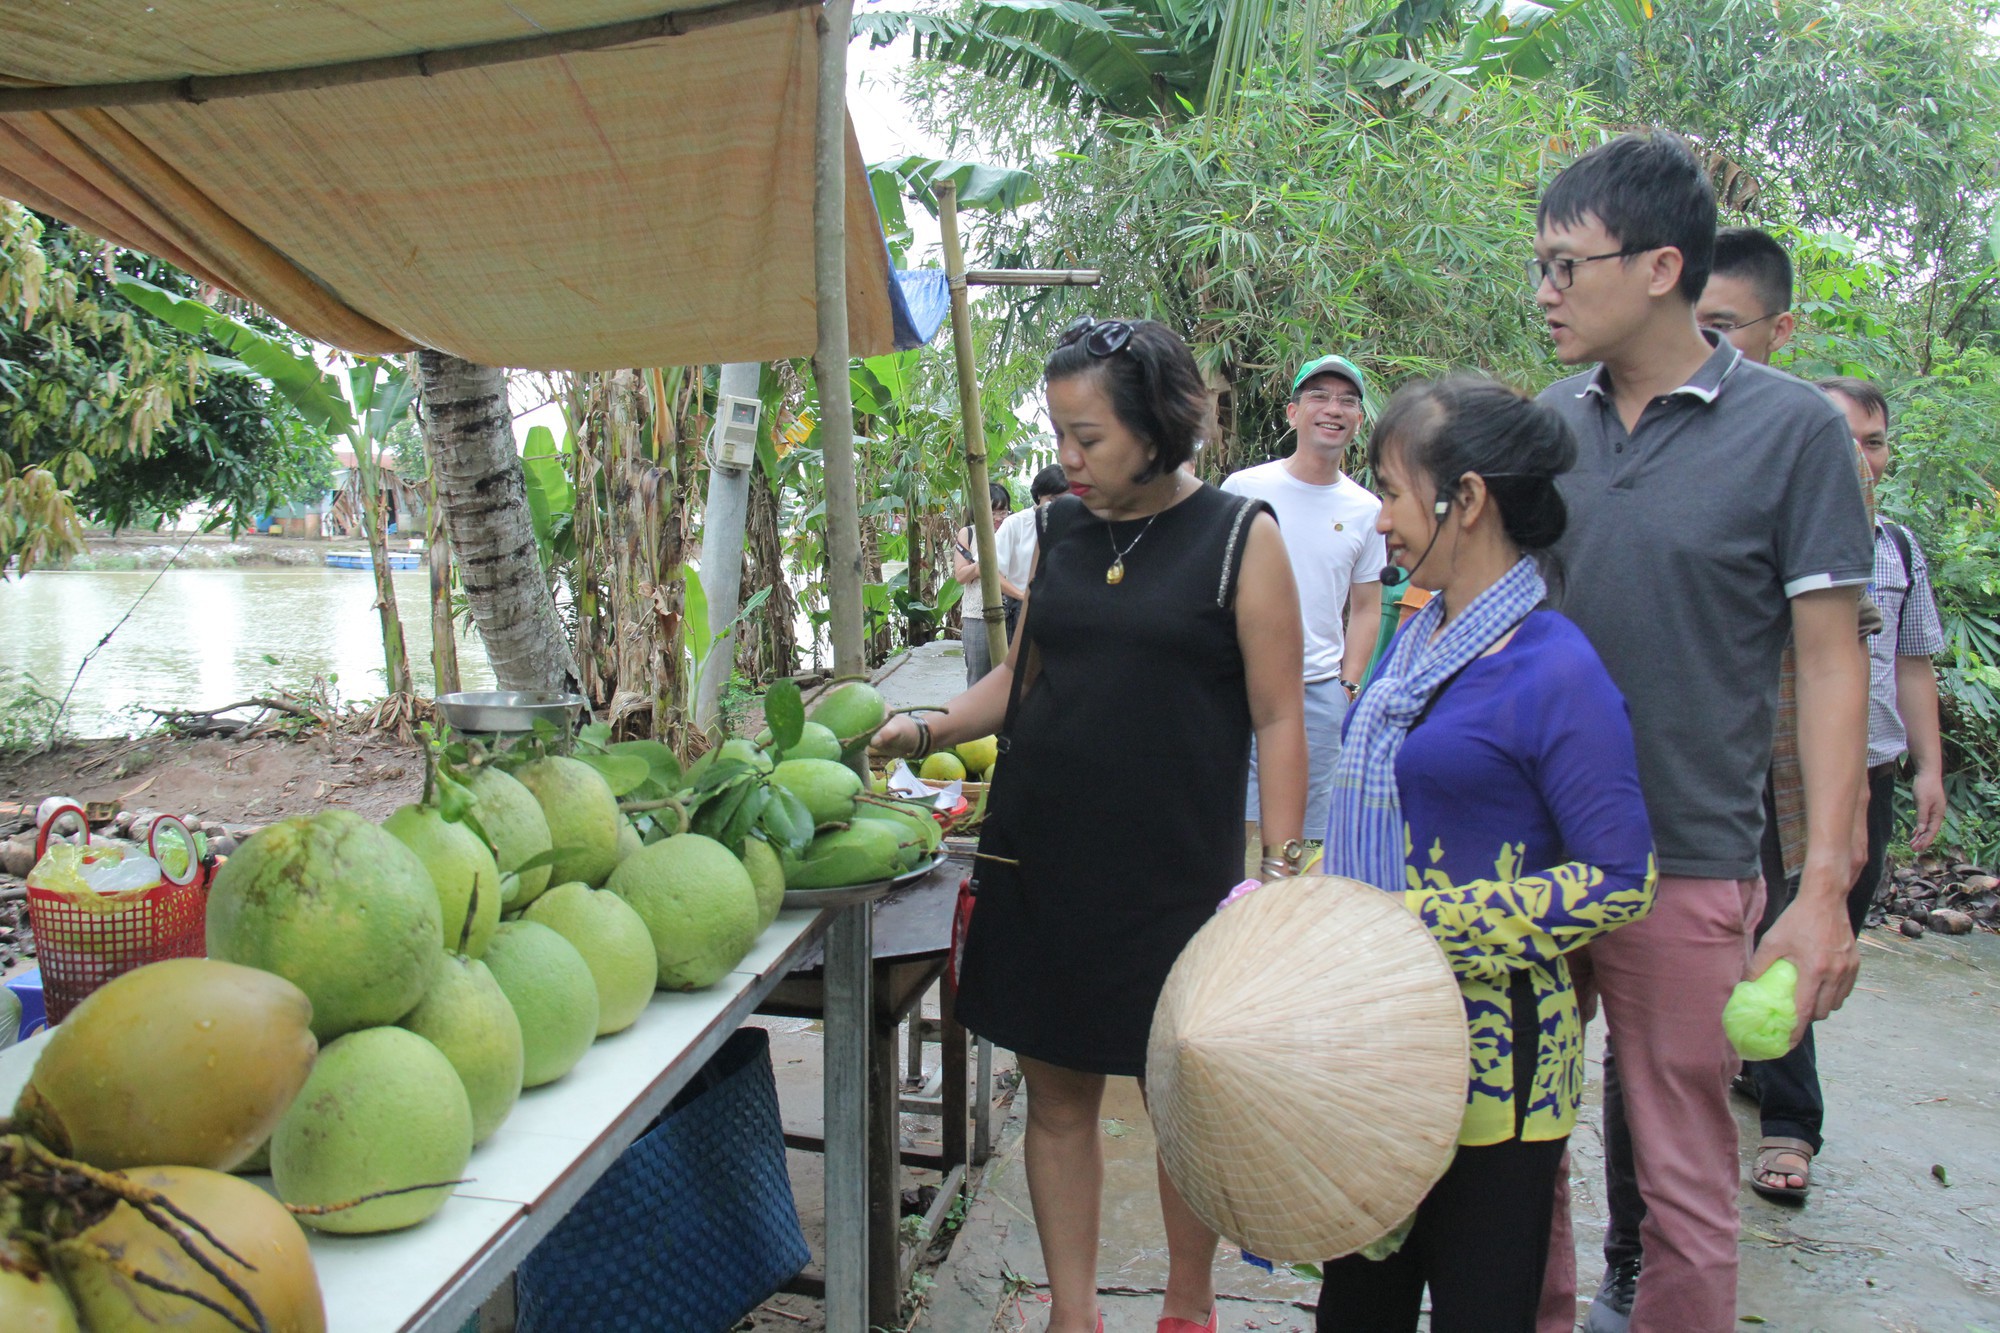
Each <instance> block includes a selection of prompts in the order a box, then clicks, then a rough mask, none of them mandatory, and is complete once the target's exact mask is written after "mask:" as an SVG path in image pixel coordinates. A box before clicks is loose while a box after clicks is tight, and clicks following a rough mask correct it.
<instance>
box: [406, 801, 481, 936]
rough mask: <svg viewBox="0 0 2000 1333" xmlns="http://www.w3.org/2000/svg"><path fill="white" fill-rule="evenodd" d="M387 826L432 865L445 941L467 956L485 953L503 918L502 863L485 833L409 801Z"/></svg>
mask: <svg viewBox="0 0 2000 1333" xmlns="http://www.w3.org/2000/svg"><path fill="white" fill-rule="evenodd" d="M382 827H383V828H384V829H385V830H387V831H388V832H390V833H392V834H394V835H395V837H396V840H397V841H398V842H400V843H402V844H403V845H404V846H405V847H408V848H409V849H410V850H411V851H413V852H415V853H416V854H417V859H418V860H419V861H422V862H423V863H424V869H426V870H428V871H430V873H431V886H432V887H433V888H435V889H436V890H437V896H438V907H439V908H440V909H441V910H442V911H443V913H444V943H445V947H446V948H447V949H450V950H453V951H454V952H457V953H462V954H464V955H465V956H466V957H467V958H477V957H479V955H481V954H483V953H485V952H486V941H488V940H490V939H492V938H493V928H494V927H495V926H497V925H499V924H500V895H501V889H500V867H499V866H498V865H496V864H495V863H494V860H493V853H491V852H489V851H487V850H486V844H485V843H483V842H481V841H480V840H479V835H478V834H477V833H474V832H473V831H472V830H471V829H469V828H467V827H466V826H465V825H463V824H459V823H455V822H453V821H452V820H449V819H446V818H445V817H444V816H443V815H442V814H440V813H439V812H438V811H437V810H436V809H434V808H433V807H431V806H427V805H406V806H404V807H403V808H402V809H400V810H398V811H397V812H396V813H395V814H393V815H390V816H389V817H388V818H387V819H385V820H383V821H382ZM467 908H471V910H472V929H471V931H470V932H469V933H468V932H467V931H466V928H465V914H466V910H467ZM461 938H462V939H463V940H464V941H465V942H464V944H463V945H460V943H459V941H460V939H461Z"/></svg>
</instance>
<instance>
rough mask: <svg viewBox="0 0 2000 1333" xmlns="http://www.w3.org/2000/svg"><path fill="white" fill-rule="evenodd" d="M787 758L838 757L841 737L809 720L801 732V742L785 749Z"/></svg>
mask: <svg viewBox="0 0 2000 1333" xmlns="http://www.w3.org/2000/svg"><path fill="white" fill-rule="evenodd" d="M785 758H787V759H838V758H840V738H839V737H838V736H836V735H834V734H833V732H832V731H830V730H828V729H827V728H825V727H823V726H821V725H820V724H819V723H817V722H808V723H806V725H805V729H804V730H803V731H801V732H800V733H799V743H798V744H797V745H794V746H793V747H792V748H791V749H789V750H787V751H785Z"/></svg>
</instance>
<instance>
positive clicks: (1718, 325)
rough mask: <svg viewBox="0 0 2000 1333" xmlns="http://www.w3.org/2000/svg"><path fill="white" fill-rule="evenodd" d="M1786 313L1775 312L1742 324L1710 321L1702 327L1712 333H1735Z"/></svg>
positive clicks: (1703, 323) (1717, 320) (1716, 320)
mask: <svg viewBox="0 0 2000 1333" xmlns="http://www.w3.org/2000/svg"><path fill="white" fill-rule="evenodd" d="M1784 313H1785V312H1784V311H1782V310H1773V311H1772V312H1771V313H1770V314H1768V315H1759V316H1758V317H1757V318H1756V319H1746V320H1744V321H1743V322H1742V323H1741V324H1725V323H1724V322H1722V321H1721V320H1719V319H1708V320H1703V321H1702V325H1701V326H1702V327H1703V328H1705V329H1707V330H1709V331H1710V332H1711V333H1734V332H1736V330H1738V329H1747V328H1750V327H1752V326H1753V325H1757V324H1762V323H1763V322H1764V321H1765V320H1767V319H1776V318H1777V317H1778V316H1780V315H1782V314H1784Z"/></svg>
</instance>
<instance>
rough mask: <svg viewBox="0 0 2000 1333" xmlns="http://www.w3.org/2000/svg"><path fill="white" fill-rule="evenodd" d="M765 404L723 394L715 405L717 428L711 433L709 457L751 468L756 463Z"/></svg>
mask: <svg viewBox="0 0 2000 1333" xmlns="http://www.w3.org/2000/svg"><path fill="white" fill-rule="evenodd" d="M762 412H763V404H761V403H759V402H758V401H757V400H756V399H755V398H736V397H732V396H730V395H727V394H725V395H723V397H722V399H721V401H720V402H718V403H717V404H716V408H715V429H714V431H712V432H711V433H710V435H709V437H708V458H709V461H710V462H711V463H713V464H715V466H717V467H724V468H742V469H744V470H746V471H747V470H749V469H750V468H753V467H755V466H756V465H757V418H758V417H759V416H760V415H761V414H762Z"/></svg>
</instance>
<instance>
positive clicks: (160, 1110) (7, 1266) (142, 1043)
mask: <svg viewBox="0 0 2000 1333" xmlns="http://www.w3.org/2000/svg"><path fill="white" fill-rule="evenodd" d="M311 1022H312V1006H311V1004H310V1002H309V1001H307V999H306V997H305V995H304V993H303V992H301V991H300V990H299V988H298V987H296V986H294V985H292V984H291V983H290V982H287V981H285V980H283V979H282V978H280V977H276V976H273V975H271V974H270V973H267V972H261V971H258V970H256V969H253V968H248V967H240V966H237V965H235V964H231V963H225V962H217V961H214V960H211V959H201V958H183V959H174V960H172V961H168V962H161V963H154V964H152V965H151V966H148V967H143V968H140V969H137V970H136V971H133V972H129V973H127V974H125V975H124V976H121V977H118V978H116V979H115V980H113V981H110V982H108V983H106V984H105V985H104V986H103V987H101V988H100V989H99V990H97V991H96V992H95V993H93V994H92V995H91V996H89V997H88V998H87V999H85V1000H84V1002H83V1003H82V1004H80V1005H78V1006H77V1008H76V1010H75V1011H74V1012H73V1013H72V1014H71V1015H70V1016H69V1018H68V1019H66V1020H65V1021H64V1022H63V1023H62V1025H61V1026H59V1027H58V1028H56V1029H55V1031H54V1033H53V1034H52V1035H51V1037H50V1039H49V1042H48V1044H47V1045H46V1046H45V1047H44V1048H43V1049H42V1052H41V1055H40V1058H39V1059H38V1060H37V1061H36V1063H35V1068H34V1071H33V1073H32V1074H31V1075H30V1077H29V1080H28V1084H27V1086H26V1087H25V1088H24V1089H23V1090H22V1093H21V1096H20V1100H19V1102H18V1103H17V1104H16V1106H15V1107H14V1111H13V1114H12V1116H11V1117H10V1118H9V1119H7V1120H6V1121H4V1122H0V1328H5V1329H8V1330H17V1329H18V1330H38V1331H39V1330H49V1331H50V1333H73V1331H75V1330H80V1329H84V1328H88V1329H90V1330H92V1331H93V1333H122V1331H123V1330H128V1329H151V1328H156V1327H163V1326H165V1327H172V1328H176V1329H183V1330H193V1331H195V1333H207V1330H230V1329H234V1330H258V1331H260V1333H286V1331H296V1333H312V1331H315V1330H319V1329H323V1328H324V1327H325V1326H326V1317H325V1313H324V1310H323V1307H322V1304H321V1300H320V1292H319V1284H318V1280H317V1279H316V1277H315V1276H314V1273H313V1266H312V1259H311V1257H310V1255H309V1254H308V1253H307V1248H306V1238H305V1235H304V1233H303V1232H302V1231H301V1230H300V1227H299V1223H298V1221H296V1220H295V1219H294V1217H293V1215H292V1212H291V1211H290V1210H288V1209H287V1208H286V1207H285V1205H284V1204H282V1203H280V1202H279V1201H278V1200H276V1199H274V1198H272V1197H271V1196H270V1195H269V1194H267V1193H265V1192H264V1191H263V1190H261V1189H258V1188H257V1187H256V1186H255V1185H253V1184H251V1183H249V1182H248V1181H245V1180H241V1179H238V1178H236V1177H234V1176H231V1175H229V1174H227V1172H228V1171H229V1170H230V1169H231V1168H232V1167H235V1166H238V1165H239V1164H241V1163H242V1162H243V1161H244V1160H245V1159H246V1158H248V1157H249V1156H250V1154H251V1153H252V1152H253V1151H254V1150H255V1149H256V1148H257V1146H258V1145H259V1144H261V1143H263V1142H264V1140H265V1139H266V1138H267V1137H269V1135H270V1134H271V1133H272V1131H273V1130H274V1129H275V1128H276V1127H277V1126H278V1124H279V1122H280V1121H281V1120H282V1118H283V1117H284V1115H285V1113H286V1112H287V1111H288V1110H289V1109H291V1108H292V1106H293V1104H294V1102H295V1101H296V1100H297V1098H298V1094H299V1093H300V1091H301V1090H302V1089H304V1088H305V1087H307V1086H308V1082H309V1078H310V1075H311V1073H312V1071H313V1069H314V1056H315V1053H316V1052H317V1050H318V1043H317V1041H316V1040H315V1039H314V1037H313V1033H312V1025H311ZM430 1188H432V1189H434V1190H435V1189H437V1188H447V1189H448V1188H449V1186H448V1183H447V1184H446V1185H444V1186H438V1185H436V1184H434V1183H433V1184H431V1185H430ZM373 1202H374V1200H372V1199H363V1198H354V1199H351V1200H345V1201H338V1200H337V1201H334V1206H333V1207H332V1208H330V1209H329V1210H328V1212H329V1214H330V1213H331V1212H334V1211H339V1210H340V1209H342V1208H344V1207H347V1206H353V1207H362V1206H367V1205H369V1204H371V1203H373Z"/></svg>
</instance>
